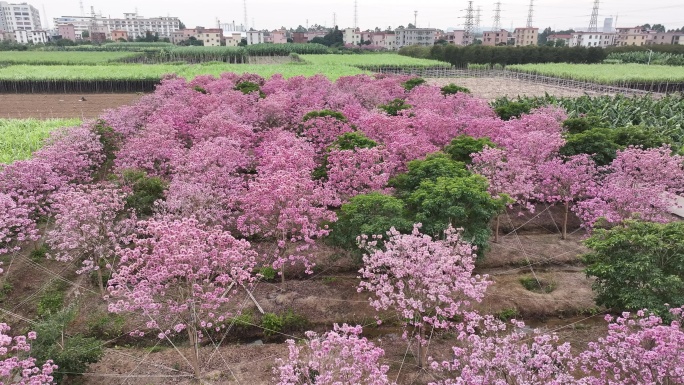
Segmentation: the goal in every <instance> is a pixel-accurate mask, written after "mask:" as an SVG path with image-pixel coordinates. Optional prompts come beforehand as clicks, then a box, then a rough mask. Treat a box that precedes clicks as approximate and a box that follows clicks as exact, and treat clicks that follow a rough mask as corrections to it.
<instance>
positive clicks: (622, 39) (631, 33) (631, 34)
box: [615, 27, 651, 46]
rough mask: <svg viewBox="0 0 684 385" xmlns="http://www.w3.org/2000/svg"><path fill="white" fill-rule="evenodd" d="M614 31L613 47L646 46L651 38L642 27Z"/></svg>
mask: <svg viewBox="0 0 684 385" xmlns="http://www.w3.org/2000/svg"><path fill="white" fill-rule="evenodd" d="M615 30H616V31H617V39H616V41H615V45H618V46H626V45H636V46H642V45H646V44H647V42H648V41H649V39H650V37H651V35H650V34H649V33H648V31H646V30H645V29H643V28H642V27H629V28H616V29H615Z"/></svg>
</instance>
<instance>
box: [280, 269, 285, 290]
mask: <svg viewBox="0 0 684 385" xmlns="http://www.w3.org/2000/svg"><path fill="white" fill-rule="evenodd" d="M280 283H282V284H283V285H284V284H285V265H283V266H282V267H281V268H280Z"/></svg>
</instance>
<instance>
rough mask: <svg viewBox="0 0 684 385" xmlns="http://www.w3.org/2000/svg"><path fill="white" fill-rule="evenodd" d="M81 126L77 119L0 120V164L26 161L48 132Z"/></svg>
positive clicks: (41, 143) (40, 144)
mask: <svg viewBox="0 0 684 385" xmlns="http://www.w3.org/2000/svg"><path fill="white" fill-rule="evenodd" d="M79 124H81V121H80V120H79V119H50V120H38V119H0V163H11V162H14V161H15V160H20V159H27V158H29V157H31V154H33V152H34V151H36V150H37V149H39V148H40V147H42V146H43V141H44V140H45V138H47V137H48V136H49V135H50V132H52V131H54V130H55V129H58V128H61V127H72V126H77V125H79Z"/></svg>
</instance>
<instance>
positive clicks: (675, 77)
mask: <svg viewBox="0 0 684 385" xmlns="http://www.w3.org/2000/svg"><path fill="white" fill-rule="evenodd" d="M506 68H507V69H510V70H514V71H520V72H526V73H531V74H539V75H547V76H555V77H561V78H567V79H573V80H583V81H590V82H596V83H601V84H620V83H651V82H659V83H665V82H678V83H682V82H684V67H674V66H664V65H643V64H566V63H549V64H516V65H510V66H507V67H506Z"/></svg>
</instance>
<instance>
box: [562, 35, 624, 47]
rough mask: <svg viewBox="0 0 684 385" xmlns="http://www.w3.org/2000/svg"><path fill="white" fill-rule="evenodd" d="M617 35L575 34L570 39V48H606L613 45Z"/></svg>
mask: <svg viewBox="0 0 684 385" xmlns="http://www.w3.org/2000/svg"><path fill="white" fill-rule="evenodd" d="M616 38H617V35H616V34H614V33H603V32H575V33H573V34H572V38H571V39H570V44H569V45H570V47H599V48H606V47H610V46H612V45H615V41H616Z"/></svg>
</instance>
